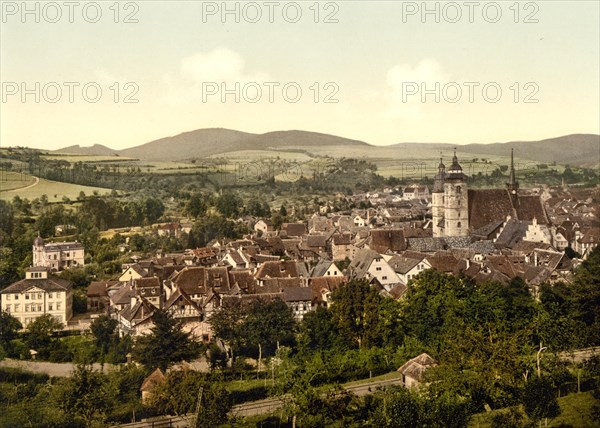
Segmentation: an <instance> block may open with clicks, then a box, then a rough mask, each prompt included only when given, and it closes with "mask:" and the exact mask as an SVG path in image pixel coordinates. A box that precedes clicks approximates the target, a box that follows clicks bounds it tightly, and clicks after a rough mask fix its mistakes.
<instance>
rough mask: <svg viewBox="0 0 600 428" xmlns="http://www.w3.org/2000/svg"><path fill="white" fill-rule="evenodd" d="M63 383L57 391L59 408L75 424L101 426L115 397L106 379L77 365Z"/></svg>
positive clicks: (87, 368)
mask: <svg viewBox="0 0 600 428" xmlns="http://www.w3.org/2000/svg"><path fill="white" fill-rule="evenodd" d="M63 382H64V383H63V384H62V385H61V388H59V390H58V395H59V399H58V400H57V401H58V405H59V407H60V408H61V409H62V410H63V411H64V412H65V413H66V414H67V415H68V416H69V417H70V418H71V419H72V420H73V421H74V422H76V423H79V424H83V425H84V426H86V427H92V426H101V425H103V424H104V422H105V421H106V415H107V412H108V411H109V410H110V409H111V407H112V405H113V402H112V397H114V395H115V391H111V390H110V389H109V385H108V382H107V379H106V377H105V376H104V375H103V374H102V373H100V372H97V371H95V370H93V369H92V368H91V367H88V366H84V365H79V366H77V367H76V368H75V370H74V371H73V374H72V376H71V377H69V378H67V379H65V380H64V381H63Z"/></svg>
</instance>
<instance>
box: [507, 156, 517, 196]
mask: <svg viewBox="0 0 600 428" xmlns="http://www.w3.org/2000/svg"><path fill="white" fill-rule="evenodd" d="M514 152H515V149H510V175H509V179H508V190H509V192H510V193H512V194H516V193H517V190H519V183H518V182H517V178H516V174H515V153H514Z"/></svg>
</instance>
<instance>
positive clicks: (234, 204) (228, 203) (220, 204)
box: [215, 192, 243, 218]
mask: <svg viewBox="0 0 600 428" xmlns="http://www.w3.org/2000/svg"><path fill="white" fill-rule="evenodd" d="M242 204H243V201H242V199H241V198H240V197H239V196H237V195H235V194H233V193H230V192H225V193H223V194H222V195H220V196H219V197H217V199H216V201H215V207H216V208H217V210H218V211H219V212H220V213H221V214H223V215H224V216H225V217H229V218H231V217H235V216H237V215H239V213H240V207H241V206H242Z"/></svg>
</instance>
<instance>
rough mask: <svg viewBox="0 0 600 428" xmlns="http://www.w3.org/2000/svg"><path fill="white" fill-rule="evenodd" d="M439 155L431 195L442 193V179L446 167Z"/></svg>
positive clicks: (444, 175)
mask: <svg viewBox="0 0 600 428" xmlns="http://www.w3.org/2000/svg"><path fill="white" fill-rule="evenodd" d="M441 155H442V154H441V153H440V164H439V165H438V172H437V174H436V175H435V177H434V180H433V193H444V178H445V177H446V165H444V160H443V159H442V156H441Z"/></svg>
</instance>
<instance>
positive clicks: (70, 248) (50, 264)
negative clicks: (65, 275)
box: [33, 236, 85, 272]
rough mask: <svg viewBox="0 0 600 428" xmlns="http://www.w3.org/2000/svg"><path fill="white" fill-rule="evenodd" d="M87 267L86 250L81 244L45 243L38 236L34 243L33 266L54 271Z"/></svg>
mask: <svg viewBox="0 0 600 428" xmlns="http://www.w3.org/2000/svg"><path fill="white" fill-rule="evenodd" d="M84 265H85V250H84V248H83V245H82V244H81V243H80V242H57V243H48V244H46V243H44V240H43V239H42V238H41V237H40V236H38V237H37V238H35V240H34V241H33V266H34V267H45V268H48V269H51V270H52V271H55V272H59V271H61V270H65V269H69V268H72V267H80V266H84Z"/></svg>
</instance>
